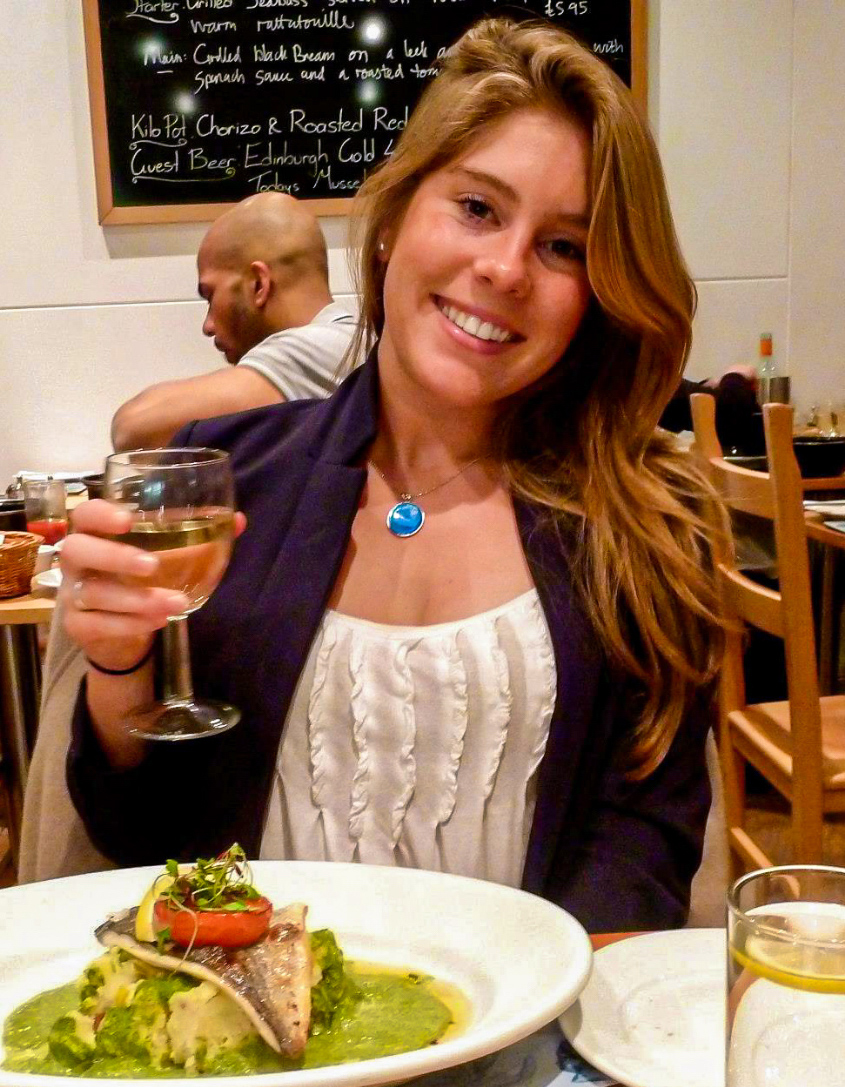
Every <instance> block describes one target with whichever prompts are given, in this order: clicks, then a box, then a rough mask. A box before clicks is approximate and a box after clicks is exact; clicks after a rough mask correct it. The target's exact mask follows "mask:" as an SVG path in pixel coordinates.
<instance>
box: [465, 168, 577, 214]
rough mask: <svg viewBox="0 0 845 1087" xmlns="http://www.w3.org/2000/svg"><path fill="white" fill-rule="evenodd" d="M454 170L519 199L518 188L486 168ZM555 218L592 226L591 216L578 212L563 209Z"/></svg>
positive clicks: (508, 196)
mask: <svg viewBox="0 0 845 1087" xmlns="http://www.w3.org/2000/svg"><path fill="white" fill-rule="evenodd" d="M452 172H453V173H456V174H463V175H464V176H465V177H466V178H468V180H470V181H475V182H476V183H477V184H483V185H489V186H490V188H492V189H495V190H496V191H497V192H499V193H501V194H502V196H504V197H506V198H507V199H508V200H513V201H516V200H518V199H519V193H518V192H517V190H516V189H515V188H514V187H513V186H512V185H509V184H508V183H507V181H503V180H502V178H500V177H497V176H496V175H495V174H488V173H487V172H486V171H485V170H473V169H471V168H470V167H468V166H455V167H454V170H453V171H452ZM555 218H556V219H558V220H559V221H560V222H561V223H564V224H565V225H567V226H574V227H579V228H581V229H582V230H588V229H589V226H590V216H589V215H581V214H579V213H577V212H576V213H571V212H566V211H561V212H558V213H557V215H556V216H555Z"/></svg>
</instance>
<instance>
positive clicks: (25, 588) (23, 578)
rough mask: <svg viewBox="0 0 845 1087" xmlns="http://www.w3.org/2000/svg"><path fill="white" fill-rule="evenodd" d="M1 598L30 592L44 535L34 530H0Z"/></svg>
mask: <svg viewBox="0 0 845 1087" xmlns="http://www.w3.org/2000/svg"><path fill="white" fill-rule="evenodd" d="M0 539H2V543H0V598H2V597H5V596H22V595H23V594H24V593H28V592H29V588H30V586H29V583H30V581H31V579H32V574H33V571H34V570H35V560H36V559H37V557H38V548H39V547H40V545H41V544H42V543H43V542H44V538H43V536H36V534H35V533H34V532H0Z"/></svg>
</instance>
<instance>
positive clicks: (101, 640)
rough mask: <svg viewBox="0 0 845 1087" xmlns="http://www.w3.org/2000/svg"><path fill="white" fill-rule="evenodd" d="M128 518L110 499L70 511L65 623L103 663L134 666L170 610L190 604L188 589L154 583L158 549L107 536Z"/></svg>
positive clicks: (64, 567)
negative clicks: (184, 591) (152, 550)
mask: <svg viewBox="0 0 845 1087" xmlns="http://www.w3.org/2000/svg"><path fill="white" fill-rule="evenodd" d="M130 521H131V516H130V514H129V513H128V511H126V510H124V509H121V508H120V507H119V506H117V505H115V504H113V503H111V502H106V501H103V500H102V499H94V500H93V501H91V502H84V503H82V505H80V506H77V508H76V509H75V510H74V511H73V512H72V514H71V523H72V526H73V531H72V532H71V533H70V535H69V536H68V537H67V539H66V540H65V542H64V545H63V546H62V554H61V560H60V564H61V569H62V588H61V590H60V595H61V597H62V598H63V602H64V605H65V607H64V622H65V629H66V630H67V632H68V634H69V635H70V637H71V638H72V639H73V640H74V641H75V642H76V643H77V645H79V646H80V647H81V649H82V650H83V651H84V652H85V654H86V655H87V656H89V657H91V658H92V659H94V660H96V661H97V662H98V663H99V664H101V665H102V666H103V667H105V668H128V667H131V666H132V665H133V664H134V663H135V662H136V661H137V660H138V659H139V658H140V657H142V656H143V654H144V653H145V652H146V651H147V650H148V649H149V647H150V645H151V643H152V637H153V634H154V632H155V631H156V630H158V629H159V628H160V627H163V626H164V625H165V624H166V622H167V618H168V616H169V615H178V614H179V613H180V612H182V611H184V609H185V607H186V606H187V600H186V598H185V596H184V594H182V593H178V592H173V591H172V590H171V589H161V588H156V587H155V574H156V572H157V570H158V566H159V560H158V558H157V557H156V556H155V555H153V554H148V553H147V552H145V551H141V550H140V549H139V548H137V547H130V546H128V545H127V544H124V543H119V542H117V540H115V539H104V538H103V537H114V536H119V535H120V534H121V533H124V532H127V531H128V530H129V526H130ZM145 582H149V583H148V584H145Z"/></svg>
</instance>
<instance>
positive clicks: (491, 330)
mask: <svg viewBox="0 0 845 1087" xmlns="http://www.w3.org/2000/svg"><path fill="white" fill-rule="evenodd" d="M435 304H436V305H437V308H438V309H439V310H440V312H441V313H442V314H443V316H444V317H445V318H446V320H447V321H449V323H450V324H452V325H453V326H454V327H455V328H458V329H460V330H461V332H463V333H465V334H466V335H467V336H470V337H472V339H474V340H477V341H479V342H480V343H484V344H491V345H493V344H495V345H497V346H498V345H501V344H506V343H513V342H514V341H515V340H518V339H522V337H521V336H518V335H517V333H515V332H513V331H512V330H511V329H510V328H509V327H507V325H506V324H505V323H504V322H503V321H502V320H501V319H500V318H496V317H495V316H493V315H488V314H485V313H483V312H472V311H470V310H467V309H464V308H463V307H462V306H457V305H455V304H454V303H452V302H448V301H446V299H445V298H439V297H435Z"/></svg>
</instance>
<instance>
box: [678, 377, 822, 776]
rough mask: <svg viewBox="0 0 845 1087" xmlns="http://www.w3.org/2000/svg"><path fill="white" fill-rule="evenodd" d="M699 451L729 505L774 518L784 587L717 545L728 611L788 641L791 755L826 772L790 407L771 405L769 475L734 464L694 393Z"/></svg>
mask: <svg viewBox="0 0 845 1087" xmlns="http://www.w3.org/2000/svg"><path fill="white" fill-rule="evenodd" d="M691 408H692V417H693V428H694V432H695V444H696V450H697V451H698V452H699V453H700V454H701V455H702V456H703V457H704V458H705V460H706V461H707V464H708V467H709V470H710V476H711V479H712V481H713V483H714V485H715V487H716V489H717V490H718V492H719V494H720V495H721V497H722V499H723V501H724V502H725V504H726V505H727V507H728V508H729V509H730V510H737V511H741V512H743V513H750V514H754V515H755V516H757V517H763V518H766V519H768V520H771V521H773V522H774V537H775V548H776V551H777V565H778V581H779V591H778V590H774V589H770V588H767V587H765V586H763V585H760V584H758V583H757V582H755V581H753V580H752V579H751V578H749V577H746V575H745V574H743V573H742V571H741V570H739V569H738V568H737V565H736V559H735V554H734V550H733V548H732V547H731V548H722V547H720V546H719V545H718V544H717V546H716V566H717V577H718V580H719V591H720V594H721V596H722V600H723V604H724V606H725V611H726V613H727V614H728V615H729V616H736V617H737V618H739V619H741V620H743V621H744V622H746V623H750V624H751V625H752V626H755V627H758V628H760V629H761V630H765V631H767V632H768V633H769V634H774V635H776V636H778V637H780V638H782V639H783V642H784V648H785V654H786V671H787V688H788V691H789V704H790V717H791V720H792V752H791V753H792V756H793V760H795V758H796V756H797V757H798V759H799V760H801V761H803V760H805V759H806V760H808V761H809V763H810V764H811V766H810V772H813V773H814V772H815V769H814V767H815V766H817V767H818V773H819V774H820V773H821V713H820V708H819V686H818V675H817V666H816V649H815V635H814V629H813V610H812V597H811V591H810V570H809V559H808V553H807V533H806V525H805V520H804V506H803V484H802V480H801V474H800V472H799V470H798V464H797V462H796V460H795V453H794V451H793V448H792V408H791V407H789V406H788V405H787V404H766V405H765V407H764V408H763V419H764V424H765V430H766V453H767V456H768V463H769V471H768V472H752V471H749V470H748V469H747V468H741V467H739V466H737V465H735V464H730V463H729V462H728V461H726V460H725V459H724V458H723V456H722V450H721V447H720V445H719V441H718V438H717V437H716V426H715V404H714V400H713V397H711V396H707V395H706V394H696V395H694V396H693V397H692V398H691ZM721 686H722V692H723V699H724V701H723V709H724V710H725V711H727V712H731V710H734V709H742V708H743V707H744V705H745V683H744V678H743V673H742V642H741V638H740V637H739V636H738V635H736V634H733V635H729V637H728V652H727V656H726V661H725V672H724V673H723V677H722V685H721Z"/></svg>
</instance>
